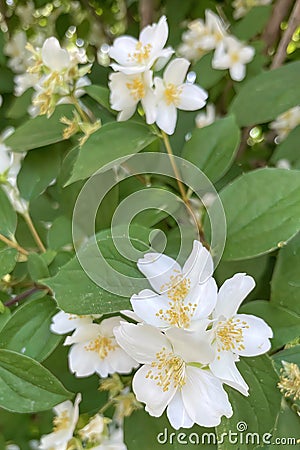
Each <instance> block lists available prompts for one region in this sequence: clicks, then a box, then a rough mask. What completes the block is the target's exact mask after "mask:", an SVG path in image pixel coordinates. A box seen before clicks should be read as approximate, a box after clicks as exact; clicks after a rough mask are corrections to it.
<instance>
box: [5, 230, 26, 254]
mask: <svg viewBox="0 0 300 450" xmlns="http://www.w3.org/2000/svg"><path fill="white" fill-rule="evenodd" d="M0 241H2V242H4V243H5V244H6V245H8V246H9V247H11V248H15V249H16V250H18V252H20V253H22V255H25V256H27V255H29V252H28V251H27V250H25V248H23V247H21V246H20V245H19V244H18V243H17V242H14V241H11V240H10V239H8V238H7V237H5V236H3V234H0Z"/></svg>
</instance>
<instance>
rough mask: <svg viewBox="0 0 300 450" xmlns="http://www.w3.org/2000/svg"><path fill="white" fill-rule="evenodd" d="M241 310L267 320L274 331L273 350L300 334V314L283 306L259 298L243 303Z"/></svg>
mask: <svg viewBox="0 0 300 450" xmlns="http://www.w3.org/2000/svg"><path fill="white" fill-rule="evenodd" d="M240 312H241V313H243V314H252V315H254V316H258V317H261V318H262V319H264V320H265V322H267V324H268V325H269V326H270V327H271V328H272V330H273V332H274V337H273V339H272V340H271V342H272V348H273V350H276V349H278V348H281V347H282V346H283V345H285V344H287V343H288V342H289V341H292V340H293V339H295V338H296V337H298V336H300V316H299V315H297V314H296V313H293V312H291V311H289V310H288V309H285V308H282V307H281V306H277V305H273V304H272V303H271V302H268V301H265V300H257V301H252V302H249V303H247V304H245V305H243V306H242V307H241V308H240Z"/></svg>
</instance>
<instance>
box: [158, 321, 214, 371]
mask: <svg viewBox="0 0 300 450" xmlns="http://www.w3.org/2000/svg"><path fill="white" fill-rule="evenodd" d="M165 334H166V336H167V337H168V339H169V340H170V342H171V343H172V346H173V350H174V353H175V354H176V355H178V356H180V357H181V358H182V359H183V360H184V361H186V363H190V362H199V363H201V364H207V363H209V362H211V361H213V359H214V357H215V353H214V351H213V349H212V348H211V346H210V345H209V340H208V336H206V334H205V333H201V334H200V333H198V332H194V331H189V330H183V329H182V328H176V327H172V328H169V329H168V330H166V331H165Z"/></svg>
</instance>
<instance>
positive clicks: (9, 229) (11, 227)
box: [0, 187, 17, 237]
mask: <svg viewBox="0 0 300 450" xmlns="http://www.w3.org/2000/svg"><path fill="white" fill-rule="evenodd" d="M0 211H1V214H0V233H1V234H4V235H5V236H7V237H11V236H13V235H14V234H15V231H16V228H17V214H16V213H15V211H14V209H13V207H12V205H11V203H10V201H9V200H8V198H7V196H6V194H5V192H4V191H3V190H2V189H1V187H0Z"/></svg>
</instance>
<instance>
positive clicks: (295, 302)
mask: <svg viewBox="0 0 300 450" xmlns="http://www.w3.org/2000/svg"><path fill="white" fill-rule="evenodd" d="M299 267H300V233H299V234H297V236H295V237H294V238H293V239H292V240H291V241H289V242H288V244H287V245H286V246H285V247H283V248H282V249H281V250H280V251H279V254H278V257H277V262H276V266H275V269H274V273H273V278H272V282H271V302H272V304H273V305H276V306H280V307H283V308H286V309H288V310H289V311H291V312H294V313H296V314H298V315H300V302H299V294H300V273H299ZM299 335H300V330H299Z"/></svg>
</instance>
